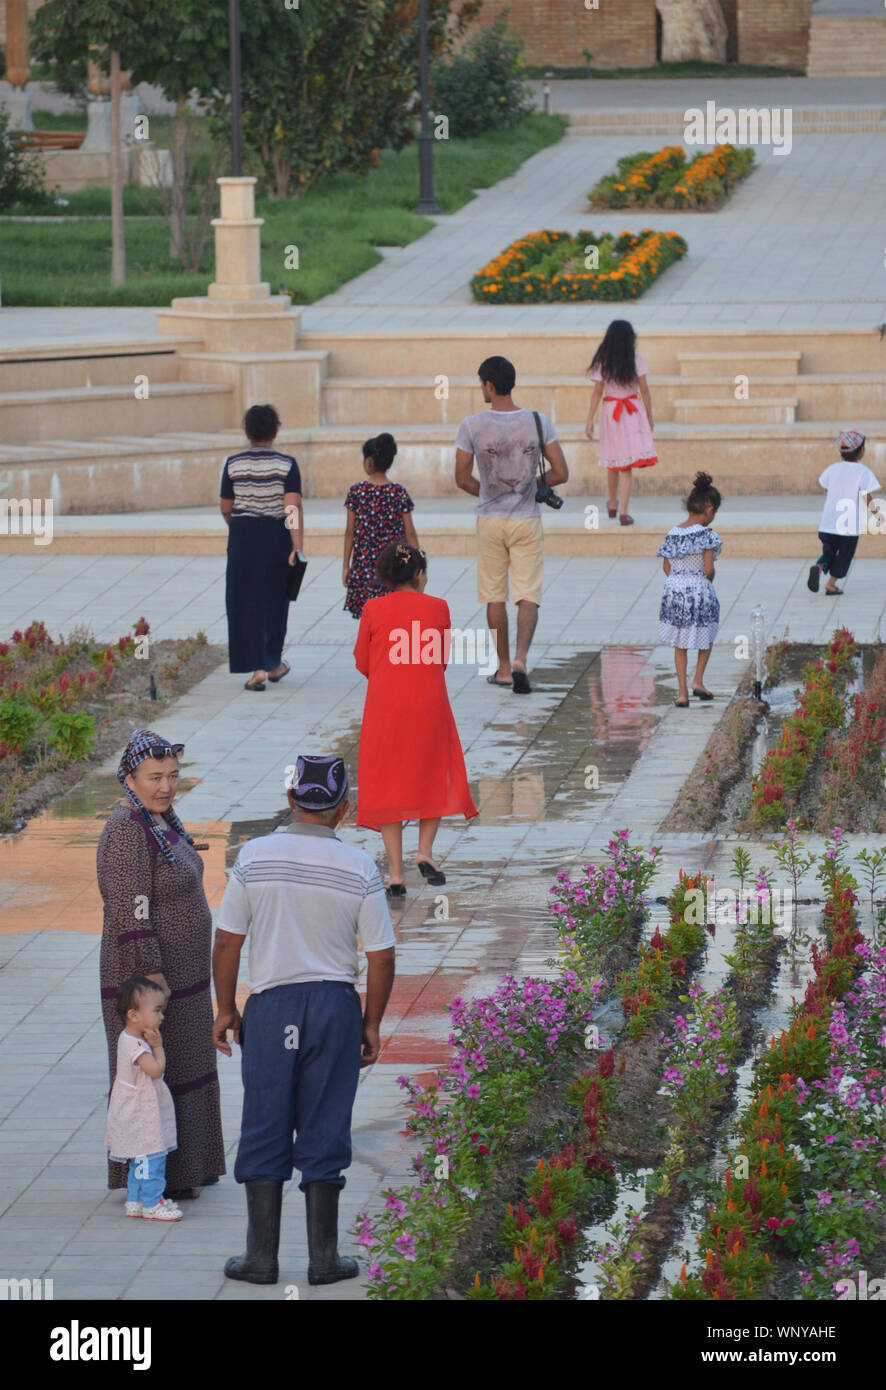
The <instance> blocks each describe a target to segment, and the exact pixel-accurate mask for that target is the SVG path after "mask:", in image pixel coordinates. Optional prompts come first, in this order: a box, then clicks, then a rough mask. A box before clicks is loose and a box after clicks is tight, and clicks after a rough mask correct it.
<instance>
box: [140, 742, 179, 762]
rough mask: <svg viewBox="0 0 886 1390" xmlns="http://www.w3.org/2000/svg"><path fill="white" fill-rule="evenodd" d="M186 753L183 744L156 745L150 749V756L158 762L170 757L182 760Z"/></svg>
mask: <svg viewBox="0 0 886 1390" xmlns="http://www.w3.org/2000/svg"><path fill="white" fill-rule="evenodd" d="M184 751H185V745H184V744H183V743H155V744H154V745H153V747H151V748H149V749H148V753H149V754H150V756H151V757H152V758H156V759H157V760H158V762H159V761H161V760H162V759H163V758H168V757H170V756H172V757H173V758H180V757H181V755H182V753H183V752H184Z"/></svg>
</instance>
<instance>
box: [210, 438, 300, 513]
mask: <svg viewBox="0 0 886 1390" xmlns="http://www.w3.org/2000/svg"><path fill="white" fill-rule="evenodd" d="M287 492H298V493H300V492H301V474H300V472H299V468H298V464H297V463H296V461H295V459H294V458H293V457H292V455H291V454H280V453H278V452H277V450H276V449H243V450H242V452H241V453H239V454H231V456H230V458H228V459H225V466H224V468H223V469H222V476H221V489H220V495H221V496H222V497H226V498H228V499H231V498H233V500H234V510H233V511H232V513H231V515H232V516H264V517H270V518H271V520H273V521H282V520H283V519H284V517H285V515H286V512H285V510H284V507H283V495H284V493H287Z"/></svg>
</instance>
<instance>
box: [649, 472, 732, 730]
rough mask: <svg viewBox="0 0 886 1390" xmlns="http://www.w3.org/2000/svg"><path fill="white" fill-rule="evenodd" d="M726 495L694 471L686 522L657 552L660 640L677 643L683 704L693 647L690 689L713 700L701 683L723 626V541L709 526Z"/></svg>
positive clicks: (683, 703)
mask: <svg viewBox="0 0 886 1390" xmlns="http://www.w3.org/2000/svg"><path fill="white" fill-rule="evenodd" d="M721 501H722V498H721V496H720V493H719V490H718V489H717V488H715V487H714V485H713V482H712V480H711V475H710V473H696V475H695V482H694V484H693V487H692V491H691V492H690V494H689V496H688V497H687V499H686V510H687V512H688V513H689V515H688V517H687V518H686V520H685V521H681V522H680V524H679V525H678V526H672V527H671V529H670V531H669V532H668V534H667V536H666V537H665V540H664V543H663V544H662V545H660V546H659V547H658V551H657V554H658V555H659V556H661V558H662V560H663V566H662V567H663V569H664V572H665V574H666V575H667V578H666V579H665V587H664V594H663V595H662V600H661V610H660V612H659V615H658V640H659V641H660V642H666V643H668V645H669V646H672V647H673V648H674V665H675V667H676V669H677V698H676V700H675V701H674V704H675V705H678V706H679V707H680V708H681V709H686V708H687V707H688V705H689V690H688V687H687V684H686V659H687V655H688V651H689V649H692V650H697V651H698V659H697V661H696V664H695V675H694V677H693V680H692V693H693V695H694V696H695V697H696V699H698V700H713V698H714V697H713V695H712V694H711V692H710V691H709V690H706V689H705V687H704V685H703V684H702V681H703V678H704V671H705V667H706V666H707V664H708V657H709V656H710V654H711V647H712V646H713V645H714V639H715V638H716V636H717V629H718V627H719V625H720V603H719V600H718V599H717V595H716V594H715V593H714V585H713V578H714V561H715V560H716V558H717V556H718V555H719V554H720V547H721V546H722V544H723V542H722V541H721V540H720V537H719V536H718V535H717V532H716V531H714V530H712V529H711V522H712V521H713V519H714V517H715V516H716V514H717V512H718V510H719V508H720V503H721Z"/></svg>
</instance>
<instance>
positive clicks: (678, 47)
mask: <svg viewBox="0 0 886 1390" xmlns="http://www.w3.org/2000/svg"><path fill="white" fill-rule="evenodd" d="M655 7H656V9H657V10H658V12H659V14H660V15H661V24H662V34H661V59H662V62H663V63H681V62H686V61H688V60H689V59H692V58H700V59H703V60H706V61H708V62H712V63H725V62H726V42H727V39H728V37H729V30H728V29H727V27H726V20H725V19H724V18H723V9H722V6H721V4H720V0H656V6H655Z"/></svg>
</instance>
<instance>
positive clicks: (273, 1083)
mask: <svg viewBox="0 0 886 1390" xmlns="http://www.w3.org/2000/svg"><path fill="white" fill-rule="evenodd" d="M362 1038H363V1015H362V1012H361V1009H360V998H359V995H358V994H357V991H356V990H355V989H354V987H353V985H349V984H345V983H344V982H343V981H339V980H313V981H309V982H307V983H305V984H298V985H278V986H277V987H276V988H275V989H267V990H262V992H261V993H260V994H251V995H250V996H249V999H248V1000H247V1002H246V1008H245V1009H244V1011H243V1022H242V1025H241V1029H240V1042H241V1045H242V1074H243V1121H242V1124H241V1127H240V1146H239V1148H238V1150H237V1162H236V1164H235V1165H234V1177H235V1178H236V1179H237V1182H252V1181H255V1180H257V1179H262V1178H263V1179H267V1180H271V1181H282V1182H288V1181H289V1179H290V1178H291V1177H292V1170H293V1168H298V1169H299V1170H300V1172H301V1175H302V1177H301V1182H300V1183H299V1186H300V1187H301V1189H302V1191H304V1188H305V1185H306V1183H309V1182H331V1183H335V1184H336V1186H337V1187H344V1185H345V1180H344V1178H343V1177H342V1169H343V1168H347V1167H349V1166H350V1162H351V1111H352V1109H353V1105H354V1096H355V1095H356V1093H357V1081H358V1079H359V1076H360V1051H361V1042H362ZM293 1134H295V1141H294V1142H293Z"/></svg>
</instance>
